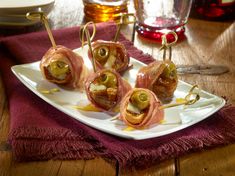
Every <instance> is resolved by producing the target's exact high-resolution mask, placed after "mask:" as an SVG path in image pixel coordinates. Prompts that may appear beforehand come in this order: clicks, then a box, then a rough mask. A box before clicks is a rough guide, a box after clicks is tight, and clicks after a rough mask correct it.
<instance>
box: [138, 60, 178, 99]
mask: <svg viewBox="0 0 235 176" xmlns="http://www.w3.org/2000/svg"><path fill="white" fill-rule="evenodd" d="M177 84H178V77H177V70H176V66H175V64H174V63H173V62H172V61H170V60H166V61H154V62H153V63H151V64H149V65H148V66H146V67H142V68H141V69H140V70H139V72H138V74H137V79H136V85H135V87H137V88H146V89H149V90H151V91H153V92H154V93H155V94H156V95H157V97H158V98H159V99H160V100H161V101H162V102H164V103H167V102H169V101H171V100H172V97H173V95H174V91H175V89H176V87H177Z"/></svg>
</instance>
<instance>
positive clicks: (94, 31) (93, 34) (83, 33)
mask: <svg viewBox="0 0 235 176" xmlns="http://www.w3.org/2000/svg"><path fill="white" fill-rule="evenodd" d="M89 25H92V27H93V29H92V35H91V36H90V41H92V40H93V39H94V37H95V34H96V25H95V23H94V22H93V21H90V22H88V23H86V24H85V25H84V26H81V28H80V32H79V33H80V35H79V36H80V41H81V42H82V47H83V46H84V45H86V44H87V43H88V41H85V39H84V37H85V29H87V27H88V26H89Z"/></svg>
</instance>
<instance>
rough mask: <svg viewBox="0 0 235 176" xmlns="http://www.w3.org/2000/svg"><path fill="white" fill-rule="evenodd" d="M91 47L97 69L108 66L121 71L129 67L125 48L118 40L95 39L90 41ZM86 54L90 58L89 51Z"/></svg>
mask: <svg viewBox="0 0 235 176" xmlns="http://www.w3.org/2000/svg"><path fill="white" fill-rule="evenodd" d="M92 49H93V52H94V61H95V64H96V67H97V68H98V69H104V68H110V69H114V70H116V71H117V72H119V73H122V72H124V71H126V70H127V69H128V68H129V67H130V66H129V61H130V58H129V55H128V53H127V50H126V49H125V46H124V45H123V44H121V43H119V42H112V41H103V40H97V41H95V42H93V43H92ZM88 55H89V58H90V59H92V58H91V53H90V51H89V53H88Z"/></svg>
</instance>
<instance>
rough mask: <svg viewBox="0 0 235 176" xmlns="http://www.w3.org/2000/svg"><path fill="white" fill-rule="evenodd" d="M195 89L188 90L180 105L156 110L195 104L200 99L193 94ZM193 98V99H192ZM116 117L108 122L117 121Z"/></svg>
mask: <svg viewBox="0 0 235 176" xmlns="http://www.w3.org/2000/svg"><path fill="white" fill-rule="evenodd" d="M195 88H198V86H197V85H194V86H193V87H192V88H191V89H190V90H189V93H188V94H187V95H186V96H185V98H184V101H182V102H180V103H173V104H169V105H162V106H160V107H158V109H160V110H162V109H167V108H171V107H175V106H180V105H192V104H194V103H196V102H197V101H198V100H199V99H200V95H199V94H198V93H196V92H193V91H194V89H195ZM192 96H194V97H192ZM117 119H118V116H115V117H113V118H111V119H110V120H111V121H113V120H117Z"/></svg>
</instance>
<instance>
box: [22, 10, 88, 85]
mask: <svg viewBox="0 0 235 176" xmlns="http://www.w3.org/2000/svg"><path fill="white" fill-rule="evenodd" d="M26 17H27V18H28V19H29V20H40V21H42V23H44V25H45V28H46V30H47V33H48V36H49V39H50V41H51V44H52V47H51V48H50V49H49V50H48V51H47V52H46V53H45V55H44V56H43V58H42V59H41V62H40V69H41V72H42V75H43V77H44V78H45V79H46V80H48V81H50V82H52V83H56V84H58V85H63V86H66V87H68V88H79V89H82V88H83V87H84V86H83V85H84V80H85V78H86V77H87V75H88V69H87V68H86V66H85V65H84V62H83V59H82V57H81V56H79V55H78V54H76V53H74V52H73V51H72V50H71V49H69V48H66V47H64V46H61V45H58V46H57V45H56V43H55V40H54V37H53V35H52V32H51V29H50V27H49V24H48V19H47V17H46V16H45V15H44V13H43V12H40V11H38V12H29V13H27V14H26Z"/></svg>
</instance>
